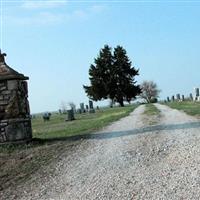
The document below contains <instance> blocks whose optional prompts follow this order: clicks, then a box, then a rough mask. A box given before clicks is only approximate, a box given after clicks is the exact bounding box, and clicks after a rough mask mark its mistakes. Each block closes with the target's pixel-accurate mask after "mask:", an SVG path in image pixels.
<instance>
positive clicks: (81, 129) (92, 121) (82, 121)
mask: <svg viewBox="0 0 200 200" xmlns="http://www.w3.org/2000/svg"><path fill="white" fill-rule="evenodd" d="M135 107H136V105H135V106H133V105H132V106H126V107H123V108H122V107H114V108H104V109H100V110H97V111H96V113H83V114H76V115H75V118H76V120H73V121H65V119H66V116H67V115H64V114H61V115H60V114H53V115H52V117H51V119H50V121H47V122H44V121H43V119H42V116H38V117H37V118H35V119H33V120H32V128H33V137H34V138H56V137H68V136H72V135H80V134H84V133H91V132H93V131H96V130H98V129H100V128H102V127H104V126H106V125H108V124H109V123H111V122H113V121H116V120H118V119H120V118H122V117H124V116H126V115H128V114H129V113H130V112H131V111H133V110H134V108H135Z"/></svg>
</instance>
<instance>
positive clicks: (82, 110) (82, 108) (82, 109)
mask: <svg viewBox="0 0 200 200" xmlns="http://www.w3.org/2000/svg"><path fill="white" fill-rule="evenodd" d="M80 109H81V113H84V112H85V108H84V103H80Z"/></svg>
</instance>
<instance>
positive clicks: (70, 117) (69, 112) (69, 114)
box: [66, 109, 75, 121]
mask: <svg viewBox="0 0 200 200" xmlns="http://www.w3.org/2000/svg"><path fill="white" fill-rule="evenodd" d="M72 120H75V117H74V110H73V109H70V110H67V120H66V121H72Z"/></svg>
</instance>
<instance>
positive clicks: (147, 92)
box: [140, 81, 160, 103]
mask: <svg viewBox="0 0 200 200" xmlns="http://www.w3.org/2000/svg"><path fill="white" fill-rule="evenodd" d="M140 87H141V90H142V93H141V94H140V97H141V98H143V99H145V100H146V102H147V103H151V102H155V101H156V100H157V98H158V95H159V93H160V90H159V89H158V86H157V84H156V83H154V82H153V81H143V83H142V84H141V85H140Z"/></svg>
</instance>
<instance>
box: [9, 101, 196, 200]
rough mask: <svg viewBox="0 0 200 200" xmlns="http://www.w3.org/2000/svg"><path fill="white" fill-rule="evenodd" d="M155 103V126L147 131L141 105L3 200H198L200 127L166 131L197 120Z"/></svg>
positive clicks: (80, 144)
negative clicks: (47, 174)
mask: <svg viewBox="0 0 200 200" xmlns="http://www.w3.org/2000/svg"><path fill="white" fill-rule="evenodd" d="M155 105H156V107H157V108H158V109H159V110H160V111H161V117H159V118H158V124H157V126H152V127H150V128H149V127H148V128H146V127H145V126H146V124H148V123H147V122H144V119H145V120H146V119H147V118H146V117H145V116H144V115H143V112H144V109H145V107H144V105H142V106H139V107H138V108H137V109H136V110H135V111H134V112H133V113H131V114H130V116H128V117H125V118H123V119H121V120H119V121H117V122H115V123H113V124H112V125H110V126H108V127H105V128H104V129H103V130H102V131H101V132H100V133H109V134H108V137H107V138H106V137H103V138H99V137H96V138H95V136H94V138H92V139H87V140H82V141H81V142H80V143H79V144H77V145H75V147H74V148H73V149H72V150H71V151H69V152H65V153H64V154H63V155H62V158H61V159H60V161H59V162H57V163H54V164H51V165H50V166H48V167H47V169H46V173H47V172H48V170H49V171H54V173H53V174H52V175H49V176H48V177H45V178H44V177H43V176H41V174H42V172H40V174H38V176H37V175H36V176H35V177H34V178H32V179H30V180H29V181H28V182H27V183H26V186H21V187H18V188H16V193H15V195H13V196H12V197H11V196H10V198H8V197H7V198H5V199H24V200H28V199H32V200H36V199H41V200H43V199H44V200H46V199H55V200H57V199H58V200H59V199H63V200H65V199H66V200H71V199H73V200H76V199H77V200H78V199H81V200H85V199H101V200H102V199H106V200H107V199H114V200H123V199H125V200H126V199H199V198H200V176H199V175H200V156H199V155H200V136H199V135H200V129H199V127H196V128H191V126H189V125H188V127H186V128H184V129H179V128H175V129H167V127H168V125H169V126H171V125H177V124H185V123H186V124H187V123H192V122H195V123H198V120H197V119H195V118H193V117H190V116H188V115H186V114H184V113H182V112H180V111H176V110H174V109H171V108H169V107H166V106H163V105H160V104H155ZM162 126H163V127H164V128H163V129H162ZM158 127H160V128H158ZM145 128H146V129H147V130H148V131H146V132H144V133H142V132H140V133H139V134H135V132H137V131H135V130H145ZM131 131H132V132H133V134H131ZM119 132H120V133H121V134H120V137H115V135H116V133H119ZM127 132H128V133H129V134H127ZM100 133H97V134H100ZM112 134H113V135H112Z"/></svg>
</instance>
